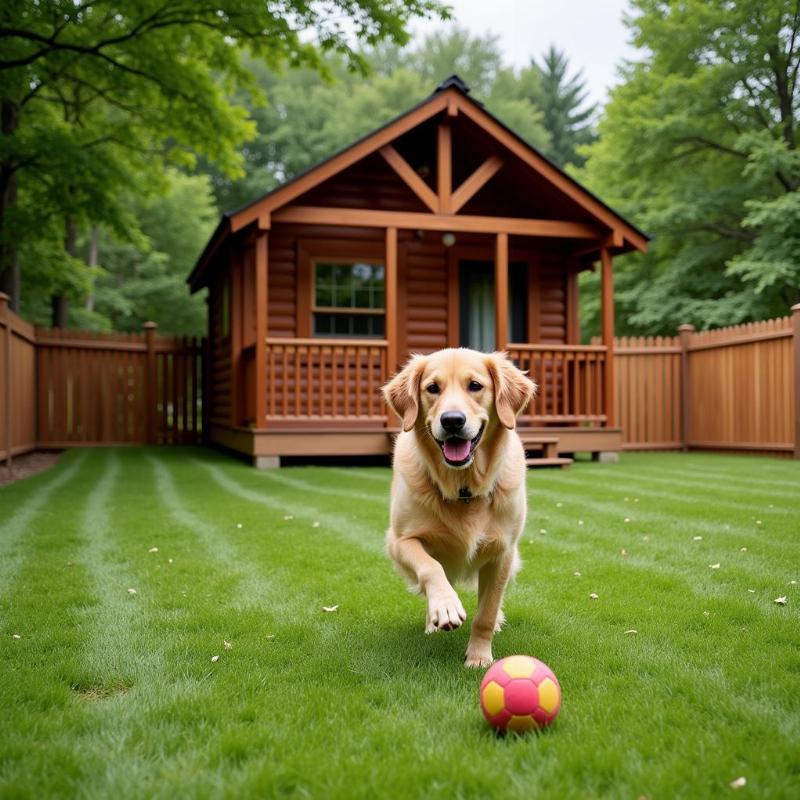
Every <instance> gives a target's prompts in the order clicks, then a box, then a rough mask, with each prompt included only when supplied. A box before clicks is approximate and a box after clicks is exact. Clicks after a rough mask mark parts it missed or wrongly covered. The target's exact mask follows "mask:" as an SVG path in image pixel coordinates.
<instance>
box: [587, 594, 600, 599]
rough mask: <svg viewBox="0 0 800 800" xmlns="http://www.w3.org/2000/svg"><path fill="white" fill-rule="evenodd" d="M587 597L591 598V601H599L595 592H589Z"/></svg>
mask: <svg viewBox="0 0 800 800" xmlns="http://www.w3.org/2000/svg"><path fill="white" fill-rule="evenodd" d="M589 597H591V599H592V600H599V599H600V595H599V594H597V592H591V593H590V594H589Z"/></svg>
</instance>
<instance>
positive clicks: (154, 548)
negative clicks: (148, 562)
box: [147, 547, 158, 553]
mask: <svg viewBox="0 0 800 800" xmlns="http://www.w3.org/2000/svg"><path fill="white" fill-rule="evenodd" d="M147 552H148V553H157V552H158V548H157V547H151V548H150V549H149V550H148V551H147Z"/></svg>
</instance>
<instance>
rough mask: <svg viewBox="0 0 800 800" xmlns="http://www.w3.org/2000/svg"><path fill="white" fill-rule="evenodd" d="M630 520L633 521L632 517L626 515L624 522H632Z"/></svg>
mask: <svg viewBox="0 0 800 800" xmlns="http://www.w3.org/2000/svg"><path fill="white" fill-rule="evenodd" d="M630 521H631V518H630V517H625V519H624V520H623V522H630Z"/></svg>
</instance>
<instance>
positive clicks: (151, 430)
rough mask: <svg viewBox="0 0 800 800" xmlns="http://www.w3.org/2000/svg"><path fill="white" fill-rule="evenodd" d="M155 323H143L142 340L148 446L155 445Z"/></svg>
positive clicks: (156, 378) (156, 377)
mask: <svg viewBox="0 0 800 800" xmlns="http://www.w3.org/2000/svg"><path fill="white" fill-rule="evenodd" d="M157 327H158V325H157V324H156V323H155V322H145V324H144V338H145V343H146V344H147V363H146V365H145V370H146V378H145V400H144V402H145V405H146V409H145V436H146V438H147V443H148V444H156V405H157V402H158V400H157V393H156V385H157V380H158V376H157V375H156V328H157Z"/></svg>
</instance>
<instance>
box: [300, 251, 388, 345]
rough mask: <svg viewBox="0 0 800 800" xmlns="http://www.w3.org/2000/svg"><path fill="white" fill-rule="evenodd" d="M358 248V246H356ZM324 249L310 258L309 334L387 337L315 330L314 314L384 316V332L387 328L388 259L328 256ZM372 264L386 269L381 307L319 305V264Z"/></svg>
mask: <svg viewBox="0 0 800 800" xmlns="http://www.w3.org/2000/svg"><path fill="white" fill-rule="evenodd" d="M354 249H358V248H354ZM323 253H324V251H320V254H319V255H317V254H314V255H312V256H310V257H309V258H308V268H309V273H310V274H309V287H310V300H309V306H308V308H309V312H310V313H309V318H308V321H309V335H310V336H311V337H313V338H315V339H328V338H340V339H356V340H357V339H370V340H372V339H383V338H385V336H384V334H381V335H380V336H377V335H375V336H373V335H369V334H366V335H364V334H357V335H356V334H349V333H336V334H333V333H332V334H324V333H315V331H314V314H317V313H319V314H341V315H345V314H347V315H355V314H358V315H363V316H370V317H383V320H384V332H385V329H386V302H385V297H386V295H385V282H386V260H385V258H375V257H373V256H371V255H364V256H355V255H336V256H326V255H324V254H323ZM323 263H324V264H350V265H355V264H366V263H368V264H370V265H373V266H380V267H383V269H384V273H383V274H384V304H383V305H382V306H381V307H380V308H354V307H348V306H318V305H317V303H316V299H317V264H323Z"/></svg>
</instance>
